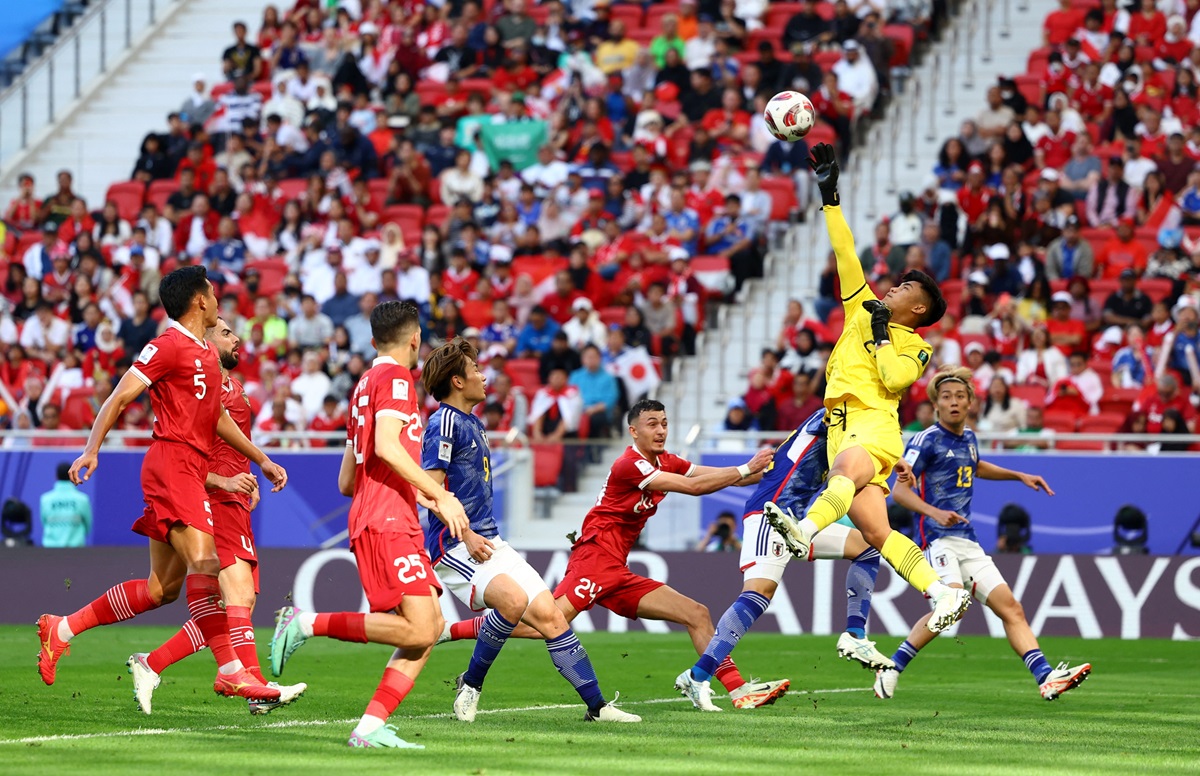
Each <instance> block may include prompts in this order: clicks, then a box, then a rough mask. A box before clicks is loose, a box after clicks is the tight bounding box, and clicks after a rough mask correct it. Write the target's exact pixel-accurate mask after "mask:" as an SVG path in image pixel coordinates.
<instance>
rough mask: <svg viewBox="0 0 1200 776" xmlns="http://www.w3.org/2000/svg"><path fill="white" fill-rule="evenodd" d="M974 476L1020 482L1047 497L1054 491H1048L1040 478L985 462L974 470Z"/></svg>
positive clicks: (1047, 486) (1046, 485) (1048, 487)
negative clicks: (1043, 493)
mask: <svg viewBox="0 0 1200 776" xmlns="http://www.w3.org/2000/svg"><path fill="white" fill-rule="evenodd" d="M975 476H976V477H978V478H979V479H981V480H1020V481H1021V482H1022V483H1024V485H1025V487H1027V488H1033V489H1034V490H1040V491H1043V492H1045V494H1046V495H1047V496H1053V495H1054V491H1053V490H1051V489H1050V486H1049V485H1048V484H1046V481H1045V480H1044V479H1042V478H1041V477H1040V476H1038V475H1036V474H1026V473H1025V472H1019V471H1014V470H1013V469H1005V468H1004V467H1003V466H997V465H996V464H994V463H988V462H987V461H980V462H979V465H978V468H976V470H975Z"/></svg>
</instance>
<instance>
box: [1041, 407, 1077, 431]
mask: <svg viewBox="0 0 1200 776" xmlns="http://www.w3.org/2000/svg"><path fill="white" fill-rule="evenodd" d="M1042 425H1043V426H1044V427H1045V428H1052V429H1054V430H1055V431H1060V432H1065V433H1068V434H1069V433H1073V432H1074V431H1075V429H1076V427H1077V426H1078V425H1079V418H1078V417H1077V416H1076V415H1075V413H1073V412H1063V411H1062V410H1046V413H1045V415H1044V417H1043V420H1042Z"/></svg>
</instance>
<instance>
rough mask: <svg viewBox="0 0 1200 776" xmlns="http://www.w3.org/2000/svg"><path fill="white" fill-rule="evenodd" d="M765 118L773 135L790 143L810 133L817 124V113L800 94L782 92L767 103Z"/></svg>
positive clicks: (810, 102)
mask: <svg viewBox="0 0 1200 776" xmlns="http://www.w3.org/2000/svg"><path fill="white" fill-rule="evenodd" d="M763 118H764V119H766V120H767V129H769V130H770V131H771V134H772V135H774V136H775V137H776V138H778V139H779V140H782V141H784V142H785V143H790V142H793V141H796V140H799V139H800V138H802V137H804V136H805V135H807V134H808V133H809V131H810V130H811V129H812V128H813V126H814V125H815V124H816V123H817V112H816V110H814V109H813V104H812V101H811V100H809V99H808V98H807V97H805V96H804V95H803V94H801V93H800V92H780V93H779V94H777V95H775V96H774V97H772V98H771V99H770V100H769V101H768V102H767V108H766V110H764V111H763Z"/></svg>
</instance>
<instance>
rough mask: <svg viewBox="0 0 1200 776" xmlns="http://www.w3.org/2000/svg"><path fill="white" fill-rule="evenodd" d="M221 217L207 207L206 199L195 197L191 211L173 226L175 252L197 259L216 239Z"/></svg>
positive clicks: (201, 195)
mask: <svg viewBox="0 0 1200 776" xmlns="http://www.w3.org/2000/svg"><path fill="white" fill-rule="evenodd" d="M220 222H221V216H220V215H219V214H218V213H217V212H216V211H215V210H212V209H211V208H210V207H209V204H208V197H206V196H204V195H203V194H200V195H197V196H196V198H195V199H193V200H192V209H191V212H190V213H187V214H186V215H184V216H183V217H182V218H180V219H179V223H178V224H176V225H175V251H176V252H177V253H180V254H185V255H188V256H194V257H199V256H201V255H203V253H204V249H205V248H207V247H208V245H209V243H211V242H213V241H214V240H216V239H217V227H218V225H219V224H220Z"/></svg>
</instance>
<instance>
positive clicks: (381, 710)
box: [366, 668, 413, 719]
mask: <svg viewBox="0 0 1200 776" xmlns="http://www.w3.org/2000/svg"><path fill="white" fill-rule="evenodd" d="M412 688H413V680H412V679H410V678H408V676H407V675H405V674H402V673H400V672H399V671H397V670H396V669H394V668H387V669H384V672H383V681H381V682H380V683H379V686H378V687H377V688H375V694H374V695H373V696H371V702H370V703H368V704H367V711H366V714H367V716H368V717H377V718H378V719H387V718H388V717H389V716H391V713H392V712H393V711H395V710H396V707H397V706H399V705H400V702H401V701H403V700H404V696H406V695H408V692H409V690H411V689H412Z"/></svg>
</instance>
